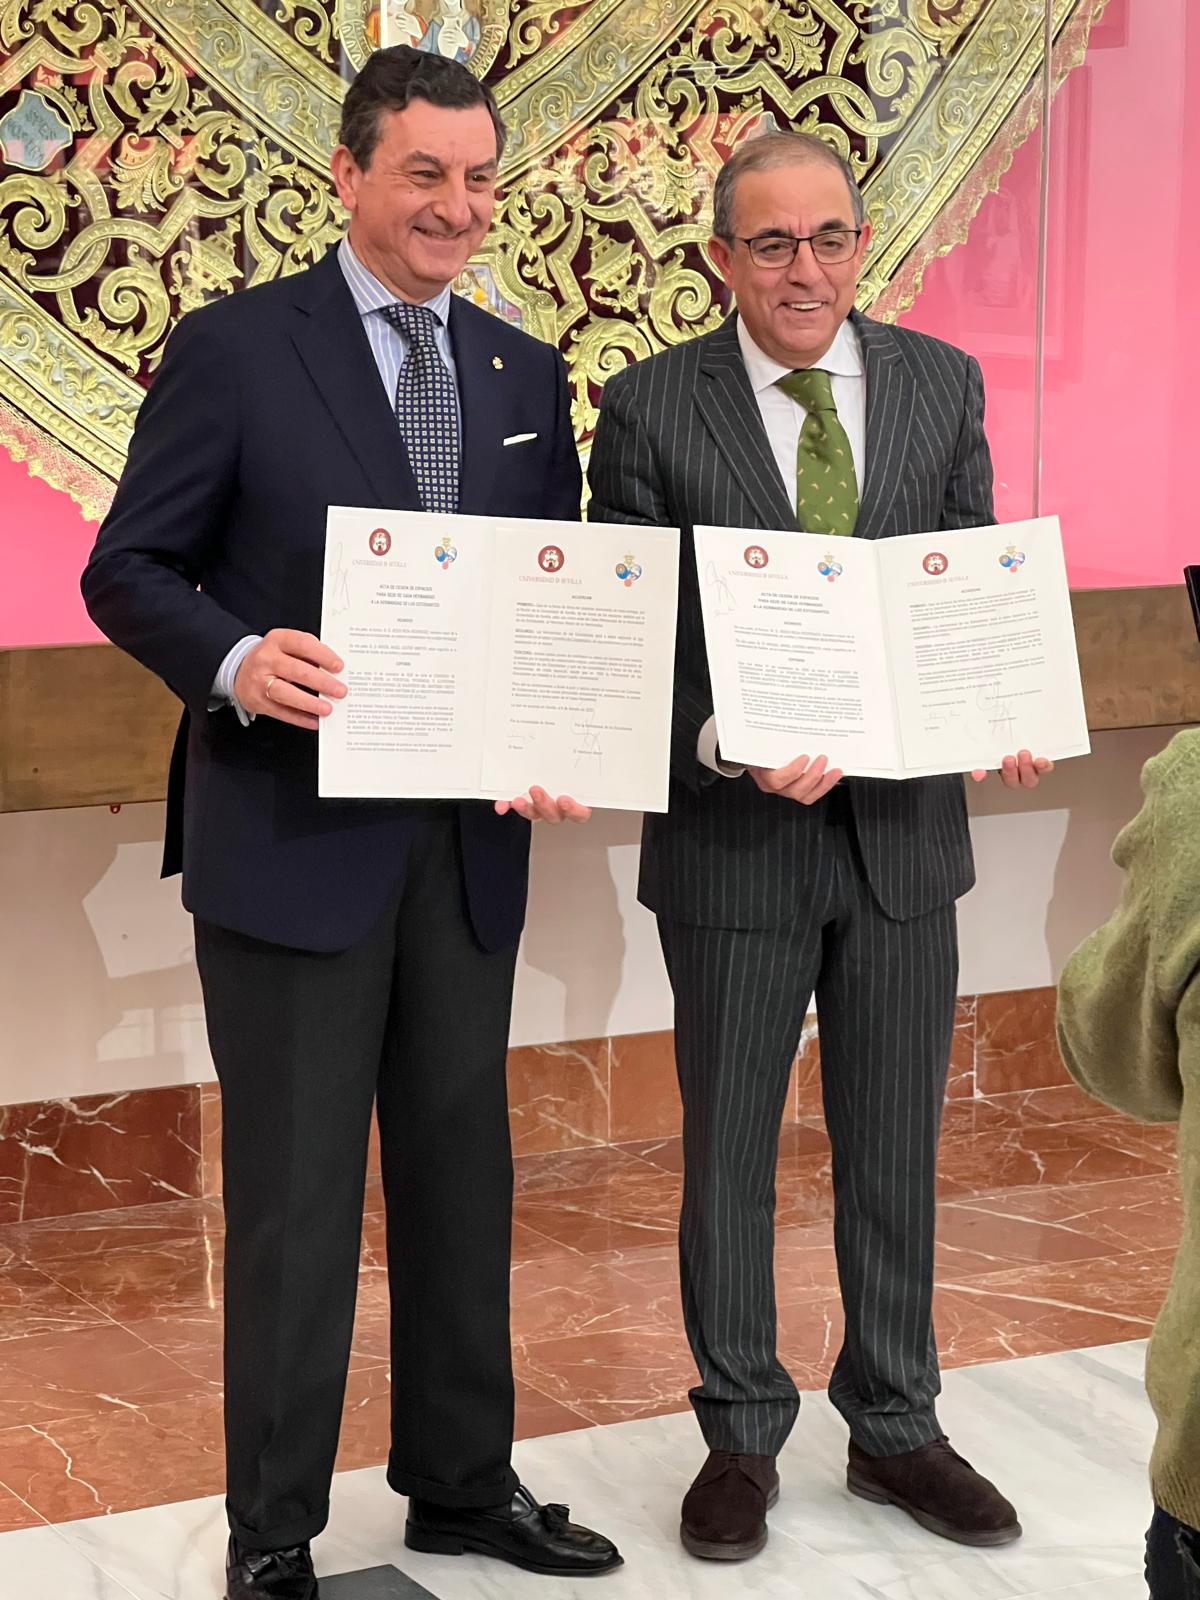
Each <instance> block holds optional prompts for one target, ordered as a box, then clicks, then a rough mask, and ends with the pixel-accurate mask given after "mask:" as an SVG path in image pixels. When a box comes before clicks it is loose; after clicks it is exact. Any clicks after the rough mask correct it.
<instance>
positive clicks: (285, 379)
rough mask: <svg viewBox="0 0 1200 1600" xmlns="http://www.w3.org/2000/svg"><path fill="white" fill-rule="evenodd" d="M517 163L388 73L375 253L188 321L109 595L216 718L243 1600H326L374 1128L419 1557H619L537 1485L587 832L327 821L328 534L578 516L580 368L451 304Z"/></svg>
mask: <svg viewBox="0 0 1200 1600" xmlns="http://www.w3.org/2000/svg"><path fill="white" fill-rule="evenodd" d="M503 143H504V128H503V124H502V123H501V121H500V117H499V114H498V112H497V110H496V105H495V102H494V100H493V98H492V96H491V94H490V93H489V92H488V91H487V90H486V89H485V88H484V87H483V86H482V85H481V84H480V83H478V82H477V81H476V80H475V79H474V78H473V77H472V76H471V74H470V73H469V72H467V71H466V70H465V69H464V68H462V67H461V66H458V65H456V64H455V63H453V62H449V61H445V60H442V59H440V58H439V57H437V56H431V55H429V54H422V53H420V52H418V51H415V50H412V49H409V48H407V47H397V48H395V49H391V50H382V51H378V52H376V54H375V55H374V56H372V57H371V59H370V61H369V62H368V63H367V65H366V67H365V68H364V69H363V71H362V73H361V74H360V75H359V77H358V78H357V79H356V81H355V82H354V83H353V84H352V85H351V87H350V89H349V90H348V92H347V95H346V100H345V108H344V112H343V119H342V128H341V143H340V145H339V147H338V149H337V150H336V151H335V153H334V156H333V173H334V178H335V181H336V183H337V188H338V194H339V196H340V197H341V200H342V202H343V204H344V205H345V207H346V209H347V211H348V212H349V215H350V225H349V230H348V233H347V236H346V238H345V239H343V240H342V242H341V244H340V246H339V247H338V248H337V249H336V250H334V251H332V252H331V253H330V254H329V255H327V256H326V257H325V258H324V259H323V260H322V261H320V262H318V263H317V265H316V266H314V267H312V268H311V269H309V270H308V271H306V272H303V273H300V274H298V275H296V276H294V277H289V278H285V279H283V280H281V281H278V282H274V283H271V284H267V285H265V286H263V287H259V288H255V289H251V290H248V291H247V292H245V293H242V294H237V295H233V296H231V297H229V298H228V299H225V300H221V301H219V302H217V303H216V304H213V305H210V306H206V307H204V308H203V309H201V310H200V311H197V312H195V313H194V314H192V315H190V316H188V317H186V318H184V319H183V321H182V322H181V324H180V326H179V328H178V329H177V330H176V331H175V332H174V333H173V335H172V337H171V339H170V341H169V343H168V345H167V350H166V354H165V356H164V359H163V364H162V370H161V372H160V374H159V376H158V378H157V380H156V381H155V383H154V385H153V388H152V389H151V391H150V393H149V395H148V397H147V399H146V402H145V404H144V406H143V407H142V410H141V414H140V416H139V419H138V426H137V430H136V432H135V434H134V438H133V441H132V444H131V447H130V452H129V460H128V464H127V466H126V469H125V472H124V475H123V476H122V479H121V483H120V485H119V487H118V489H117V493H116V497H115V499H114V501H113V506H112V510H111V512H110V513H109V516H108V518H107V520H106V521H105V523H104V526H103V527H102V528H101V530H100V534H99V537H98V539H97V541H96V547H95V550H94V551H93V553H92V556H91V559H90V561H89V563H88V567H87V571H86V573H85V574H84V580H83V590H84V595H85V598H86V600H87V605H88V609H89V611H90V613H91V615H92V617H93V618H94V619H95V621H96V622H97V623H98V625H99V626H100V627H101V628H102V629H103V630H104V632H105V633H106V634H108V636H109V637H110V638H111V639H113V640H114V641H115V642H116V643H117V644H119V645H120V646H121V647H122V648H123V649H125V650H128V651H129V652H130V654H131V655H134V656H136V657H137V659H138V660H139V661H141V662H143V663H144V664H145V665H146V666H148V667H149V668H150V669H151V670H152V671H154V672H155V673H157V674H158V675H159V676H160V677H161V678H163V679H164V680H165V681H166V682H167V683H168V684H169V685H170V687H171V688H172V689H173V690H174V691H175V692H176V693H177V694H178V695H179V697H180V698H181V699H182V700H183V702H184V705H185V711H184V716H183V724H182V727H181V729H180V738H179V741H178V742H177V745H176V751H175V756H174V758H173V761H172V778H171V785H170V799H169V806H168V825H167V845H166V859H165V862H164V871H165V872H174V871H177V870H179V868H180V867H182V870H183V895H184V903H185V904H186V905H187V907H188V908H189V910H191V911H192V912H193V913H194V916H195V921H196V954H197V960H198V962H199V966H200V973H201V978H202V981H203V985H204V998H205V1008H206V1012H207V1018H208V1029H209V1038H210V1042H211V1046H212V1054H213V1059H214V1061H215V1063H216V1067H217V1073H218V1076H219V1078H220V1082H221V1096H222V1107H223V1145H224V1172H225V1177H224V1199H225V1214H226V1224H227V1240H226V1254H225V1306H226V1315H225V1378H226V1384H225V1411H226V1454H227V1468H228V1501H227V1504H228V1511H229V1519H230V1527H231V1530H232V1533H231V1539H230V1546H229V1556H228V1563H227V1568H228V1578H227V1585H228V1586H227V1595H228V1600H250V1597H256V1600H257V1597H266V1596H269V1597H271V1600H313V1597H315V1596H316V1595H317V1584H316V1579H315V1577H314V1576H313V1568H312V1561H311V1556H310V1553H309V1541H310V1540H312V1539H313V1538H314V1537H315V1536H316V1535H317V1534H318V1533H319V1532H320V1531H321V1529H322V1528H323V1527H324V1525H325V1522H326V1519H327V1515H328V1502H329V1485H330V1479H331V1475H332V1472H333V1464H334V1456H335V1452H336V1447H337V1438H338V1428H339V1423H340V1418H341V1407H342V1400H343V1392H344V1387H345V1378H346V1369H347V1363H348V1359H349V1353H350V1340H351V1329H352V1326H353V1321H354V1306H355V1290H356V1283H357V1270H358V1247H359V1235H360V1230H361V1221H362V1206H363V1183H364V1174H365V1168H366V1158H367V1140H368V1130H369V1125H370V1119H371V1110H372V1106H373V1105H374V1106H376V1107H377V1110H378V1119H379V1127H380V1135H381V1144H382V1163H383V1183H384V1191H385V1197H386V1207H387V1232H388V1273H389V1282H390V1285H391V1299H392V1351H391V1356H392V1395H393V1406H392V1445H391V1454H390V1458H389V1463H388V1481H389V1483H390V1484H391V1486H392V1487H393V1488H394V1489H395V1490H396V1491H397V1492H398V1493H400V1494H404V1495H407V1496H408V1497H409V1510H408V1522H407V1527H406V1539H407V1542H408V1544H409V1545H410V1546H412V1547H413V1548H416V1549H421V1550H429V1551H436V1552H441V1553H445V1554H456V1553H459V1552H461V1551H462V1550H464V1549H467V1550H476V1551H481V1552H483V1553H485V1554H489V1555H494V1556H497V1557H500V1558H501V1559H504V1560H508V1561H511V1562H513V1563H515V1564H516V1565H519V1566H522V1567H526V1568H529V1569H532V1570H534V1571H539V1572H548V1573H559V1574H563V1575H565V1576H573V1575H578V1574H583V1573H590V1572H602V1571H608V1570H611V1569H612V1568H614V1567H616V1566H619V1565H620V1559H621V1558H620V1556H619V1555H618V1554H617V1552H616V1550H615V1548H614V1547H613V1545H612V1544H611V1543H610V1542H609V1541H608V1540H607V1539H605V1538H603V1537H602V1536H600V1535H598V1534H594V1533H591V1532H590V1531H589V1530H587V1529H585V1528H580V1527H578V1526H576V1525H575V1524H573V1523H571V1522H570V1521H569V1520H568V1518H567V1516H566V1514H565V1512H564V1510H563V1508H562V1507H557V1506H542V1505H540V1504H539V1503H538V1502H537V1501H536V1500H534V1498H533V1497H532V1496H531V1495H530V1494H529V1493H528V1492H527V1491H526V1490H525V1489H524V1488H523V1487H522V1486H521V1485H520V1484H519V1483H518V1480H517V1478H516V1476H515V1475H514V1473H513V1470H512V1467H511V1464H510V1452H511V1445H512V1430H513V1380H512V1361H511V1354H510V1347H509V1327H508V1279H509V1257H510V1235H511V1220H510V1219H511V1195H512V1160H511V1153H510V1147H509V1138H508V1122H507V1103H506V1094H505V1051H506V1045H507V1035H508V1022H509V1011H510V1006H511V998H512V980H513V970H514V965H515V959H516V948H517V940H518V938H519V936H520V932H521V926H522V921H523V917H524V910H525V895H526V874H527V858H528V850H529V826H528V824H529V822H530V821H531V820H536V819H539V818H540V819H543V820H546V821H549V822H558V821H561V820H563V819H564V818H571V819H573V820H576V821H582V820H584V819H585V818H586V816H587V812H586V810H585V808H583V807H582V806H579V805H577V804H576V803H575V802H574V801H572V800H570V799H568V798H565V797H564V798H563V799H561V800H554V799H552V798H551V797H550V796H548V795H547V794H546V793H545V792H544V791H543V790H540V789H537V788H531V789H530V791H529V793H528V794H527V795H523V796H519V797H517V798H516V799H514V800H513V801H512V802H511V803H508V802H506V803H501V804H499V805H497V806H495V807H492V806H489V805H485V804H482V803H480V804H462V803H454V802H439V803H436V804H411V803H390V804H376V803H366V802H347V801H326V800H321V799H319V798H318V796H317V783H316V763H317V757H316V740H315V738H314V737H313V734H314V730H315V729H316V728H317V726H318V724H319V721H320V719H321V718H322V717H324V716H328V715H330V714H333V715H337V714H338V709H337V702H338V701H339V700H340V699H341V698H342V697H343V696H344V695H345V693H346V685H345V683H344V682H343V681H342V679H341V677H340V676H339V674H340V673H341V671H342V667H343V663H342V662H340V661H339V660H338V659H337V657H336V656H335V655H334V653H333V651H332V650H330V649H328V648H327V647H326V646H325V645H323V644H322V643H321V642H320V640H319V639H318V637H317V630H318V628H319V622H320V610H321V578H322V554H323V546H324V532H325V513H326V508H327V507H328V506H329V505H332V504H338V505H377V506H381V507H393V508H410V509H424V510H427V511H453V510H458V511H461V512H467V513H495V514H503V515H506V516H517V517H520V516H525V517H557V518H577V517H578V515H579V506H580V471H579V465H578V458H577V455H576V451H575V445H574V439H573V436H572V430H571V419H570V407H569V403H568V395H567V385H566V374H565V369H564V366H563V361H562V357H561V356H560V355H559V354H558V352H557V351H556V350H553V349H551V348H550V347H548V346H546V345H543V344H540V343H538V342H536V341H535V340H533V339H530V338H529V337H527V336H526V335H524V334H522V333H520V332H518V331H516V330H515V329H513V328H510V327H508V326H506V325H505V324H503V323H501V322H499V321H498V320H497V319H495V318H493V317H491V316H489V315H488V314H487V313H485V312H482V311H479V310H477V309H476V308H475V307H473V306H471V305H469V304H467V303H466V302H464V301H463V300H462V299H461V298H458V297H456V296H453V295H452V294H451V292H450V287H449V286H450V284H451V283H452V282H453V280H454V278H455V276H456V275H457V274H458V273H459V272H460V271H461V270H462V268H463V267H464V266H465V264H466V262H467V260H468V259H469V258H470V256H471V255H472V254H473V253H474V251H475V250H476V249H477V248H478V246H479V244H480V242H481V240H482V239H483V237H484V234H485V233H486V231H487V228H488V226H489V223H490V221H491V216H492V211H493V206H494V200H495V187H496V174H497V167H498V162H499V158H500V155H501V154H502V153H503ZM531 776H535V774H531Z"/></svg>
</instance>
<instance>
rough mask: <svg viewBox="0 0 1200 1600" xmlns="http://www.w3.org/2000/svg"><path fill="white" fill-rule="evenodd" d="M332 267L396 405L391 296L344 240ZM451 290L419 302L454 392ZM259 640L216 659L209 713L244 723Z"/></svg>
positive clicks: (398, 336) (397, 343)
mask: <svg viewBox="0 0 1200 1600" xmlns="http://www.w3.org/2000/svg"><path fill="white" fill-rule="evenodd" d="M338 265H339V266H340V267H341V269H342V274H343V276H344V277H345V279H346V286H347V288H348V289H349V290H350V293H351V295H352V296H353V297H354V304H355V306H356V307H357V308H358V314H359V316H360V317H361V318H362V319H363V331H364V332H365V333H366V336H367V343H368V344H369V345H370V346H371V354H372V356H373V357H374V358H375V365H376V367H378V369H379V376H380V379H381V380H382V382H383V387H384V391H385V393H386V394H387V397H388V404H389V405H390V406H392V407H394V406H395V404H396V389H397V386H398V385H399V382H400V370H401V368H402V367H403V366H404V362H405V358H406V357H407V355H408V336H407V335H406V334H404V333H402V332H401V331H400V329H399V328H397V327H396V325H395V324H394V323H393V322H390V321H389V320H388V318H387V317H385V316H384V314H383V313H384V309H385V307H387V306H393V305H395V304H396V296H395V295H394V294H393V293H392V292H391V290H390V289H388V288H387V287H386V286H385V285H384V284H382V283H380V281H379V279H378V278H377V277H376V276H375V274H374V273H373V272H368V271H367V269H366V267H364V266H363V264H362V262H361V261H360V260H359V259H358V257H357V256H356V255H355V253H354V250H353V248H352V247H351V244H350V240H349V238H348V237H347V238H344V239H343V240H342V242H341V244H339V245H338ZM452 292H453V291H452V290H451V288H450V285H449V284H447V285H446V287H445V288H444V289H443V290H442V291H441V293H440V294H435V295H434V297H433V299H432V300H426V301H425V302H424V304H425V305H426V306H427V307H428V309H429V310H430V311H432V312H433V313H434V315H435V316H436V317H437V319H438V325H437V328H436V330H435V332H434V337H435V339H436V340H437V347H438V354H439V355H440V356H441V358H442V360H443V361H444V362H445V363H446V366H447V368H448V369H449V372H450V376H451V377H452V378H453V379H454V380H455V389H454V393H455V396H456V397H457V395H458V369H457V367H456V366H455V362H454V350H453V347H452V346H451V343H450V296H451V293H452ZM459 425H460V427H461V425H462V407H461V405H460V406H459ZM261 643H262V635H261V634H258V633H248V634H247V635H246V637H245V638H244V639H239V640H238V642H237V644H235V645H234V647H233V649H232V650H231V651H230V652H229V654H228V655H227V656H226V657H225V659H224V661H222V663H221V665H220V666H219V667H218V669H217V676H216V678H215V679H214V681H213V687H212V696H211V698H210V699H209V702H208V709H209V710H210V711H219V710H220V708H221V707H222V706H227V705H232V706H233V709H234V710H235V711H236V712H237V714H238V718H239V720H240V721H241V722H242V724H243V725H245V724H246V723H247V722H249V720H250V719H249V717H248V716H247V715H246V713H245V712H244V711H243V710H242V708H241V706H240V705H239V704H238V701H237V697H236V695H235V694H234V692H233V686H234V684H235V683H236V682H237V675H238V669H239V668H240V667H241V664H242V662H243V661H244V660H245V659H246V657H247V656H248V655H249V653H250V651H251V650H253V649H254V646H255V645H256V644H261Z"/></svg>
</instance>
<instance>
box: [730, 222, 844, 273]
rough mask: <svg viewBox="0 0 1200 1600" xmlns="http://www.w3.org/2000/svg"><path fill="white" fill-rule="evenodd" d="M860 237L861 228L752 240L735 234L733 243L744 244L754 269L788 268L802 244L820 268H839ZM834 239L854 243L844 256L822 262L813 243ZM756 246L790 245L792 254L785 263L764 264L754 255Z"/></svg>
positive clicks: (767, 235)
mask: <svg viewBox="0 0 1200 1600" xmlns="http://www.w3.org/2000/svg"><path fill="white" fill-rule="evenodd" d="M862 236H863V230H862V229H861V228H822V230H821V232H820V233H806V234H801V235H799V236H797V235H796V234H794V233H756V234H755V235H754V237H753V238H752V239H744V238H743V237H742V236H741V234H735V235H734V243H735V244H744V245H745V246H746V249H747V250H749V252H750V259H751V260H752V261H753V262H754V265H755V266H756V267H762V266H776V267H784V266H786V267H790V266H791V264H792V262H793V261H795V259H796V256H797V254H798V253H799V250H800V246H801V245H802V244H806V245H807V246H808V248H809V249H810V250H812V253H813V257H814V259H815V260H816V261H817V262H819V263H820V264H821V265H822V266H827V267H836V266H840V265H841V263H842V262H843V261H849V260H850V258H851V257H852V256H853V254H854V252H855V251H856V250H857V249H858V241H859V240H860V239H861V238H862ZM835 237H836V238H843V239H853V240H854V243H853V244H852V245H851V246H850V248H849V249H848V250H847V251H846V254H845V255H844V256H831V257H829V258H828V259H827V260H825V261H822V260H821V257H820V256H819V255H817V252H816V251H815V250H813V241H814V240H816V239H830V238H835ZM756 244H790V245H791V247H792V253H791V255H790V256H789V257H788V258H787V260H786V261H773V262H772V261H767V262H764V261H760V260H759V259H758V257H757V256H756V255H755V253H754V246H755V245H756Z"/></svg>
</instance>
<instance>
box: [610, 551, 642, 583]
mask: <svg viewBox="0 0 1200 1600" xmlns="http://www.w3.org/2000/svg"><path fill="white" fill-rule="evenodd" d="M616 570H617V577H618V578H620V580H621V582H622V583H623V584H624V585H625V587H626V588H627V589H632V588H633V586H634V584H635V583H636V582H637V581H638V579H639V578H640V577H641V575H642V569H641V566H640V565H639V564H638V562H636V561H635V560H634V559H633V557H632V556H631V555H626V556H625V557H624V558H623V559H622V560H620V561H618V562H617V569H616Z"/></svg>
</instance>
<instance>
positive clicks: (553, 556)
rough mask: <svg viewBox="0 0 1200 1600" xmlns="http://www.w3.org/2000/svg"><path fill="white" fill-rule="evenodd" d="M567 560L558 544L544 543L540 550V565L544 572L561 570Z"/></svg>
mask: <svg viewBox="0 0 1200 1600" xmlns="http://www.w3.org/2000/svg"><path fill="white" fill-rule="evenodd" d="M566 560H567V558H566V556H564V555H563V553H562V551H561V550H560V549H559V548H558V546H557V545H556V544H547V545H543V546H542V548H541V549H540V550H539V551H538V566H539V567H541V569H542V571H543V572H561V571H562V569H563V567H564V566H565V564H566Z"/></svg>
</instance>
